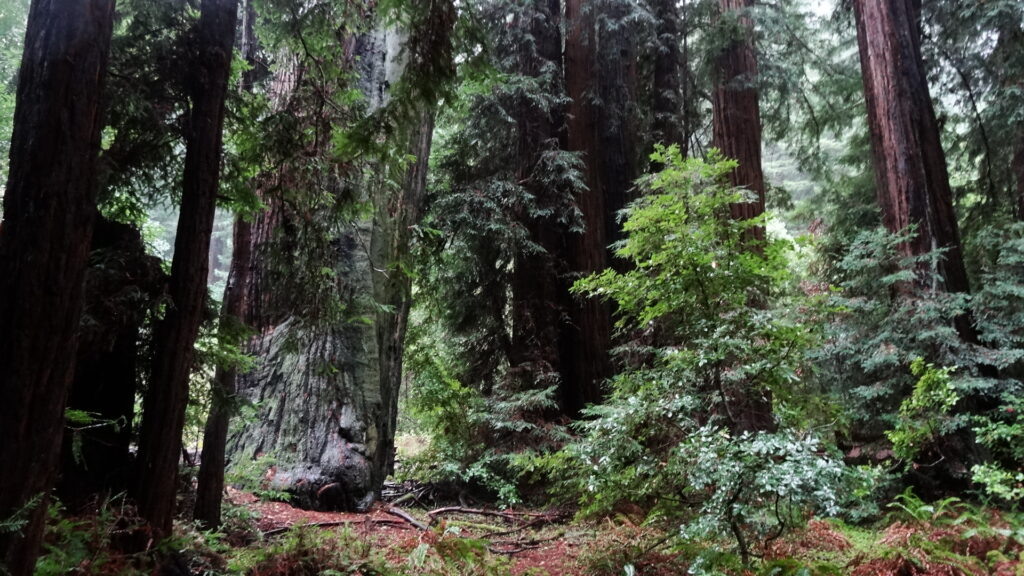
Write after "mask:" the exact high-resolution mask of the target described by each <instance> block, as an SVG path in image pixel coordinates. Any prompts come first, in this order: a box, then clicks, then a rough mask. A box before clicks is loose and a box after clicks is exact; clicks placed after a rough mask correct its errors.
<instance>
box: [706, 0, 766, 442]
mask: <svg viewBox="0 0 1024 576" xmlns="http://www.w3.org/2000/svg"><path fill="white" fill-rule="evenodd" d="M752 5H753V0H721V1H720V8H721V12H722V13H721V15H720V18H721V19H722V20H731V19H735V23H736V25H735V26H732V25H730V26H728V29H730V30H733V31H734V34H736V36H734V37H733V38H731V39H730V41H729V43H728V44H726V46H725V47H724V48H723V49H722V52H721V53H720V54H719V55H718V57H717V60H716V65H717V67H716V73H717V77H716V80H715V89H714V95H713V101H712V104H713V111H712V113H713V116H714V118H713V132H714V134H713V136H714V145H715V146H716V147H717V148H718V149H719V150H721V151H722V153H723V154H724V155H725V156H726V157H728V158H732V159H735V160H736V161H737V162H738V163H739V165H738V166H737V167H736V169H735V170H733V171H732V173H731V175H730V178H731V180H732V185H733V186H735V187H738V188H744V189H746V190H748V191H749V192H750V193H752V194H753V198H751V199H750V200H749V201H747V202H739V203H735V204H731V205H730V206H729V212H730V216H731V217H732V218H734V219H737V220H749V219H751V218H756V217H758V216H761V215H762V214H764V208H765V182H764V173H763V172H762V170H761V112H760V106H759V104H758V94H757V57H756V55H755V52H754V22H753V20H752V19H751V17H750V15H749V14H747V11H748V10H749V9H750V7H751V6H752ZM730 24H731V22H730ZM764 237H765V236H764V228H763V227H761V226H757V227H754V228H752V229H751V230H750V233H749V236H748V239H749V240H750V241H751V242H752V243H753V244H754V245H753V246H752V247H751V248H752V249H754V250H759V249H760V247H759V244H760V242H761V241H763V240H764ZM753 305H761V303H756V302H755V303H754V304H753ZM726 396H727V397H726V398H725V399H724V401H725V403H726V410H725V413H726V414H727V415H728V417H729V418H730V419H731V420H732V422H731V425H732V427H733V428H734V429H735V430H738V431H757V430H769V431H770V430H774V429H775V419H774V417H773V415H772V397H771V391H770V390H767V389H761V388H758V387H751V386H749V385H748V386H741V387H739V388H738V389H735V390H727V391H726Z"/></svg>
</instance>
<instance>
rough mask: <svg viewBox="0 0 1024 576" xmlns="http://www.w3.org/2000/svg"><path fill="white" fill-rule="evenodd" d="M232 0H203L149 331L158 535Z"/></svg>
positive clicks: (216, 144)
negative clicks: (170, 233) (168, 248)
mask: <svg viewBox="0 0 1024 576" xmlns="http://www.w3.org/2000/svg"><path fill="white" fill-rule="evenodd" d="M237 12H238V1H237V0H204V1H203V4H202V8H201V12H200V16H199V24H198V40H197V41H198V50H197V54H196V56H197V58H196V61H195V62H194V63H193V65H192V66H193V70H192V74H193V75H192V77H191V78H190V79H189V91H190V101H191V102H190V103H191V110H190V112H189V116H188V124H187V127H186V133H185V141H186V150H185V173H184V183H183V189H182V197H181V215H180V217H179V219H178V228H177V236H176V237H175V240H174V260H173V262H172V264H171V280H170V288H169V293H170V302H169V303H168V305H167V310H166V312H165V315H164V318H163V319H162V320H161V321H160V322H159V323H158V325H157V326H156V328H155V332H154V343H153V370H152V375H151V378H150V381H149V390H148V391H147V394H146V397H145V401H144V403H143V420H142V430H141V434H140V439H139V481H138V487H137V488H138V492H137V499H138V504H139V512H140V514H141V515H142V516H143V517H144V518H146V519H147V520H148V521H149V522H150V524H151V525H152V527H153V529H154V531H155V533H156V535H157V536H158V537H166V536H167V535H169V534H170V532H171V523H172V520H173V519H174V512H175V493H176V488H177V478H178V453H179V449H180V446H181V433H182V429H183V428H184V425H185V406H186V404H187V402H188V385H189V375H190V372H191V368H192V360H193V346H194V345H195V340H196V337H197V335H198V332H199V325H200V322H201V320H202V311H203V307H204V304H205V301H206V279H207V266H208V260H209V249H210V234H211V232H212V230H213V219H214V212H215V209H216V200H217V191H218V186H219V182H220V160H221V147H222V146H221V144H222V136H223V133H222V127H223V124H224V100H225V97H226V94H227V88H228V78H229V75H230V72H231V54H232V48H233V45H234V41H235V21H236V18H237Z"/></svg>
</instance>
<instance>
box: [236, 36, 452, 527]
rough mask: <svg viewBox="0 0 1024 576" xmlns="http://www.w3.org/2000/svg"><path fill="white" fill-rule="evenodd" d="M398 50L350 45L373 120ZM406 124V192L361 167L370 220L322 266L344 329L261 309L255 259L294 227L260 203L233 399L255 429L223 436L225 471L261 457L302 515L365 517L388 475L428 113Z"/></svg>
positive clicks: (269, 285) (269, 303) (396, 74)
mask: <svg viewBox="0 0 1024 576" xmlns="http://www.w3.org/2000/svg"><path fill="white" fill-rule="evenodd" d="M405 39H406V36H405V35H404V34H402V33H396V32H393V31H387V32H384V31H381V32H377V33H374V34H367V35H365V36H363V37H361V38H360V39H359V40H358V41H357V42H356V47H355V53H356V54H357V55H358V57H359V63H360V67H361V69H360V75H361V89H362V91H363V93H364V94H366V95H367V100H368V102H369V105H370V108H371V111H376V110H379V109H380V108H381V107H382V106H384V105H385V104H386V101H387V97H388V91H387V87H388V86H389V85H395V84H396V83H397V82H398V81H399V79H400V77H401V76H402V74H403V72H404V61H402V60H401V59H399V54H401V51H402V48H403V44H404V42H405ZM407 120H408V121H409V124H410V125H409V126H406V127H405V128H407V129H408V132H407V134H406V136H407V140H406V143H407V146H408V147H407V150H408V151H409V153H411V154H414V155H415V156H416V157H417V158H418V161H417V162H415V163H414V164H413V165H412V166H410V167H409V168H408V169H407V171H406V172H405V173H404V174H401V175H398V178H399V179H401V180H403V181H404V185H403V186H402V187H401V189H400V190H398V191H395V190H394V188H393V187H391V186H388V185H387V184H386V181H387V180H388V178H386V177H382V176H380V175H378V174H377V172H378V171H382V170H387V169H388V167H387V166H375V165H371V166H363V168H365V170H364V174H365V178H363V184H365V188H364V189H363V194H365V197H364V198H363V199H364V200H367V201H370V202H372V203H373V206H374V216H373V218H372V220H364V221H360V222H356V223H354V224H351V225H348V226H346V229H345V230H344V232H343V233H341V234H340V235H339V236H338V237H337V238H336V239H335V240H334V241H333V242H331V249H332V252H331V253H330V254H327V255H325V262H326V263H328V265H330V266H333V267H334V271H335V275H336V277H337V278H338V279H339V280H340V284H341V286H342V288H341V289H342V290H343V294H341V299H342V301H343V303H344V304H345V307H346V311H347V312H348V314H347V315H348V316H349V317H350V320H348V321H346V322H344V323H342V324H340V325H336V326H331V327H322V326H312V327H311V326H308V325H306V324H305V323H303V322H302V321H301V319H300V318H298V317H297V311H296V310H293V309H292V308H293V307H292V306H291V305H290V303H289V302H287V301H286V299H280V298H277V297H270V293H272V292H275V283H276V281H275V279H274V278H272V277H271V276H269V275H268V274H266V273H265V271H263V270H262V267H263V265H264V263H265V262H266V259H265V258H263V257H261V254H268V253H269V252H268V247H269V246H270V245H271V244H272V243H274V242H278V241H280V240H282V239H283V238H282V235H281V231H282V230H287V229H288V228H289V227H290V226H294V223H293V220H294V218H295V217H296V216H295V215H294V214H291V213H290V212H289V211H288V210H287V209H286V207H285V206H284V205H283V204H282V203H281V202H279V201H275V200H273V199H270V200H269V201H268V204H270V206H271V209H270V210H269V211H268V212H267V213H265V214H264V215H262V216H261V218H260V219H258V220H257V223H256V225H255V227H254V230H253V246H254V248H253V255H254V263H255V266H256V270H254V272H253V278H252V280H253V282H252V283H251V286H250V296H249V303H248V307H249V308H250V313H251V314H253V316H252V319H253V322H254V325H255V327H256V328H257V329H259V330H260V331H261V335H260V336H258V337H257V338H256V339H255V340H254V342H253V344H252V347H251V352H252V353H253V354H254V355H255V356H256V357H257V362H258V367H257V369H256V370H255V371H254V372H253V373H250V374H247V375H244V376H243V377H241V378H240V380H239V385H240V390H239V395H241V396H243V397H245V398H247V399H249V400H251V401H254V402H258V403H259V406H260V407H261V408H260V413H259V415H258V417H257V421H256V422H254V423H248V424H246V425H245V426H243V427H241V428H239V429H237V430H234V431H232V433H231V435H230V440H229V446H228V451H229V454H230V456H231V458H232V460H233V461H235V462H241V461H245V460H252V459H253V458H257V457H259V456H260V455H266V456H270V457H271V458H272V459H273V464H272V466H271V468H270V469H269V470H268V471H267V478H268V479H269V482H270V486H271V487H272V488H274V489H277V490H287V491H289V492H291V493H292V494H293V496H294V497H295V501H296V503H297V504H299V505H300V506H303V507H307V508H317V509H343V510H363V509H366V508H367V507H368V506H369V505H370V504H372V503H373V501H374V499H375V498H376V497H377V496H378V495H379V492H380V489H381V487H382V484H383V481H384V478H385V477H386V476H387V474H388V473H389V472H390V471H391V468H392V466H393V462H394V434H395V427H396V424H397V416H398V393H399V386H400V384H401V376H402V352H403V347H404V340H405V332H406V327H407V322H408V312H409V305H410V298H411V285H410V278H409V277H408V276H407V274H406V272H405V270H407V269H408V263H407V262H406V261H405V259H406V258H408V248H409V242H410V241H411V234H412V230H413V228H414V225H415V224H416V222H418V221H419V217H420V212H421V206H422V202H423V198H424V194H425V187H426V169H427V158H428V157H429V155H430V145H431V138H432V134H433V113H432V110H429V109H427V108H424V109H421V110H420V111H419V112H417V113H416V114H415V117H413V118H409V119H407ZM287 170H290V168H289V167H286V168H285V171H287ZM280 177H281V178H282V179H284V180H287V179H288V178H289V176H288V175H287V174H283V175H281V176H280ZM315 217H330V215H326V214H324V215H319V216H315Z"/></svg>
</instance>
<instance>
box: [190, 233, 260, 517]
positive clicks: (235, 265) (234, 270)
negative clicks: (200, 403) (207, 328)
mask: <svg viewBox="0 0 1024 576" xmlns="http://www.w3.org/2000/svg"><path fill="white" fill-rule="evenodd" d="M251 242H252V224H251V223H250V222H247V221H246V220H245V218H243V217H242V216H236V217H235V227H234V233H233V246H234V247H233V249H232V255H231V271H230V272H229V273H228V284H227V286H226V287H225V288H224V302H223V304H222V305H221V311H220V322H221V330H222V331H223V330H225V329H227V330H231V329H232V328H235V329H237V328H239V327H240V326H241V325H242V324H243V323H244V322H245V319H244V316H243V313H244V311H245V290H246V285H247V284H248V281H249V269H250V257H251V250H250V248H251ZM237 377H238V371H237V370H236V369H235V368H234V367H220V366H218V367H217V369H216V371H215V373H214V377H213V383H212V385H211V390H210V393H211V394H212V396H213V400H212V402H211V405H210V414H209V416H208V417H207V419H206V427H205V429H204V430H203V453H202V460H201V461H200V465H199V479H198V482H199V483H198V487H197V488H196V504H195V509H194V511H193V516H194V518H195V519H196V520H198V521H199V522H201V523H202V524H203V526H205V527H206V528H210V529H213V528H218V527H220V511H221V502H222V497H223V494H224V463H225V445H226V444H227V439H228V423H229V422H230V420H231V414H232V411H233V410H234V406H235V401H234V398H235V380H236V378H237Z"/></svg>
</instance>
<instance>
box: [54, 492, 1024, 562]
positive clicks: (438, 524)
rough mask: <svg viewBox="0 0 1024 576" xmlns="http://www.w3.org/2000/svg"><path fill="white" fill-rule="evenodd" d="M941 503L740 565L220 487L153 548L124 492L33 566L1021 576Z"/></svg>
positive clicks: (672, 532)
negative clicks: (193, 518) (221, 491)
mask: <svg viewBox="0 0 1024 576" xmlns="http://www.w3.org/2000/svg"><path fill="white" fill-rule="evenodd" d="M953 500H955V499H950V500H949V501H945V502H940V503H925V502H922V501H920V500H916V499H914V500H909V499H905V500H903V501H901V502H898V503H894V505H893V506H891V507H890V508H889V509H890V510H891V512H890V513H889V514H887V515H886V516H885V518H884V519H883V520H879V521H878V522H876V523H874V524H870V525H866V526H861V525H858V526H854V525H849V524H846V523H844V522H842V521H840V520H832V519H830V520H820V519H812V520H810V521H809V522H808V523H807V524H806V526H804V527H803V528H800V529H797V530H793V531H791V532H790V533H788V534H786V535H784V536H781V537H778V538H775V539H772V540H769V541H759V542H751V549H750V556H751V562H750V563H749V564H748V565H746V566H744V565H743V564H742V562H740V559H739V557H738V556H737V555H736V554H735V550H736V545H735V542H733V541H729V540H724V539H723V540H712V541H705V542H693V541H681V540H680V539H679V538H678V525H677V524H671V523H669V524H665V525H663V526H661V527H657V526H651V525H649V524H647V523H645V522H644V521H643V514H642V511H641V510H639V509H637V510H633V511H632V512H630V511H629V510H622V511H620V512H619V513H617V514H612V515H610V516H608V517H604V518H601V519H598V520H587V521H581V520H580V519H578V518H574V515H573V514H572V513H571V512H570V511H564V510H527V509H516V510H510V509H497V508H493V507H487V506H484V505H482V504H476V503H474V504H473V506H465V505H454V506H441V504H440V503H437V504H436V505H437V506H441V507H428V506H425V505H415V504H417V503H416V502H415V499H414V498H404V499H403V498H399V499H398V500H395V502H397V503H399V504H400V505H401V506H402V507H401V508H398V507H396V506H395V504H393V503H387V502H384V503H379V504H377V505H375V506H374V507H373V508H372V509H371V510H370V511H368V512H366V513H361V514H355V513H342V512H315V511H309V510H301V509H298V508H295V507H293V506H291V505H289V504H287V503H284V502H276V501H268V500H261V499H260V498H257V497H256V496H255V495H253V494H251V493H248V492H242V491H238V490H234V489H231V488H229V489H228V499H227V501H226V502H225V509H224V519H225V524H224V526H223V527H222V529H221V531H220V532H209V531H201V530H198V529H197V528H196V526H195V524H194V523H191V522H186V521H181V522H179V523H178V524H177V525H176V529H175V537H174V538H171V539H168V540H167V541H165V542H164V543H162V544H159V545H156V546H155V547H154V544H153V542H152V539H151V537H150V536H149V532H148V528H147V526H146V524H145V522H144V521H142V520H141V519H140V518H139V517H138V515H137V513H135V511H134V507H133V506H131V504H130V503H127V504H126V503H125V502H124V501H123V500H121V501H115V500H107V501H105V502H104V503H102V504H100V505H99V506H98V507H97V508H96V509H95V510H93V511H91V512H89V511H83V512H82V513H79V514H75V515H68V514H67V512H66V511H61V510H60V509H57V510H56V511H55V512H54V513H52V514H51V522H50V524H49V525H48V528H47V537H46V543H45V545H44V548H45V553H44V555H43V556H42V557H41V559H40V562H39V564H37V570H36V574H37V575H40V576H50V575H53V576H57V575H62V574H122V575H125V576H143V575H150V576H152V575H157V576H221V575H223V576H227V575H244V576H314V575H321V574H324V575H331V576H342V575H348V576H566V575H577V574H578V575H586V576H672V575H682V574H705V575H707V574H714V575H718V576H846V575H850V576H1024V519H1022V516H1021V515H1019V514H1012V513H1009V512H1001V511H997V510H994V509H991V508H985V507H980V506H976V505H971V504H965V503H962V502H959V501H955V502H953ZM184 502H185V503H187V499H185V501H184ZM423 504H427V502H424V503H423ZM429 504H430V505H431V506H433V505H435V504H434V503H433V502H429ZM186 516H187V510H186ZM701 563H703V565H702V566H699V564H701Z"/></svg>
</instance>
